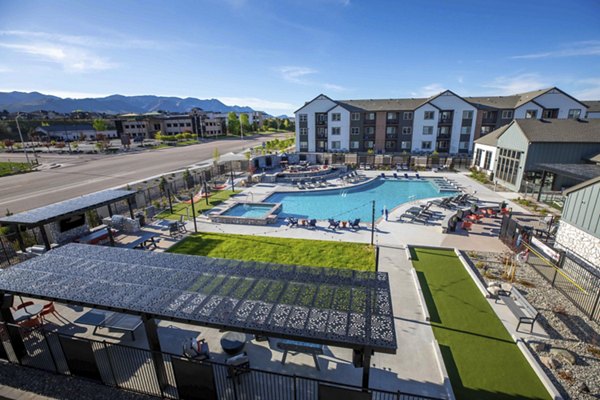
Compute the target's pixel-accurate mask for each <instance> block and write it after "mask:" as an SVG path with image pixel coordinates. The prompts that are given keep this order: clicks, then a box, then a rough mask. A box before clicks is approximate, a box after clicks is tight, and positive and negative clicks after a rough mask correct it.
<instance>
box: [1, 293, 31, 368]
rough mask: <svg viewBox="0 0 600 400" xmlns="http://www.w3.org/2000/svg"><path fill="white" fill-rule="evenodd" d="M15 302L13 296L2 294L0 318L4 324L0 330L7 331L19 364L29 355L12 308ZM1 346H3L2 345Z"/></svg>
mask: <svg viewBox="0 0 600 400" xmlns="http://www.w3.org/2000/svg"><path fill="white" fill-rule="evenodd" d="M13 301H14V296H13V295H12V294H8V293H4V292H0V318H1V320H2V322H4V324H3V325H2V326H0V330H2V329H5V330H6V331H5V332H6V334H8V340H9V342H10V345H11V346H12V348H13V351H14V354H15V356H16V357H17V360H18V361H19V363H20V362H21V360H22V359H23V357H25V356H26V355H27V349H26V348H25V344H24V343H23V336H22V335H21V332H20V329H19V326H18V325H16V324H15V320H14V319H13V315H12V312H11V310H10V307H11V306H12V303H13ZM0 346H2V344H1V343H0Z"/></svg>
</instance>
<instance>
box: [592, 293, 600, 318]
mask: <svg viewBox="0 0 600 400" xmlns="http://www.w3.org/2000/svg"><path fill="white" fill-rule="evenodd" d="M599 302H600V290H598V294H597V295H596V300H595V301H594V307H592V311H591V312H590V319H592V320H593V319H594V314H595V313H596V308H598V303H599Z"/></svg>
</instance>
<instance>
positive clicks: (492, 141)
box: [475, 122, 512, 146]
mask: <svg viewBox="0 0 600 400" xmlns="http://www.w3.org/2000/svg"><path fill="white" fill-rule="evenodd" d="M511 125H512V122H511V123H510V124H506V125H503V126H501V127H500V128H498V129H496V130H493V131H491V132H490V133H488V134H487V135H485V136H482V137H480V138H479V139H477V140H475V143H477V144H484V145H487V146H495V145H496V144H497V143H498V138H499V137H500V135H502V134H503V133H504V132H505V131H506V130H507V129H508V128H509V127H510V126H511Z"/></svg>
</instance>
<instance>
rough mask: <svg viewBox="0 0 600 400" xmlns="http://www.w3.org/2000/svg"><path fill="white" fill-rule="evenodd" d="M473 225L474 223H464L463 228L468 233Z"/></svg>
mask: <svg viewBox="0 0 600 400" xmlns="http://www.w3.org/2000/svg"><path fill="white" fill-rule="evenodd" d="M472 225H473V223H472V222H470V221H463V223H462V227H463V229H464V230H466V231H468V230H470V229H471V226H472Z"/></svg>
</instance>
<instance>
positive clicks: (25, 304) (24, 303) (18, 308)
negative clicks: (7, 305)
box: [17, 301, 33, 310]
mask: <svg viewBox="0 0 600 400" xmlns="http://www.w3.org/2000/svg"><path fill="white" fill-rule="evenodd" d="M32 305H33V301H25V302H23V303H21V304H19V305H18V306H17V310H20V309H21V308H25V307H29V306H32Z"/></svg>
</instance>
